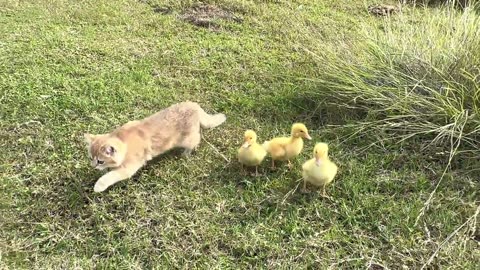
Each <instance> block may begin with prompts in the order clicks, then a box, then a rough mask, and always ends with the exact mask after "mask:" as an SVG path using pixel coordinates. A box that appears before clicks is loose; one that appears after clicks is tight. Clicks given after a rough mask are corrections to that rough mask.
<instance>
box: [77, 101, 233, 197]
mask: <svg viewBox="0 0 480 270" xmlns="http://www.w3.org/2000/svg"><path fill="white" fill-rule="evenodd" d="M225 120H226V117H225V115H224V114H221V113H219V114H215V115H210V114H207V113H206V112H205V111H204V110H203V109H202V108H201V107H200V105H198V104H197V103H194V102H182V103H178V104H175V105H172V106H170V107H168V108H166V109H164V110H162V111H160V112H158V113H156V114H154V115H151V116H149V117H147V118H145V119H143V120H139V121H131V122H128V123H126V124H125V125H123V126H121V127H119V128H117V129H115V130H114V131H113V132H111V133H107V134H100V135H92V134H85V135H84V136H85V140H86V141H87V143H88V153H89V155H90V158H91V159H92V166H93V167H95V168H96V169H99V170H103V169H106V168H111V171H109V172H108V173H106V174H105V175H103V176H102V177H100V179H98V181H97V182H96V183H95V187H94V188H93V190H94V191H95V192H102V191H104V190H105V189H107V188H108V187H109V186H111V185H113V184H115V183H117V182H119V181H121V180H124V179H127V178H129V177H131V176H132V175H134V174H135V173H136V172H137V171H138V169H140V168H141V167H142V166H143V165H145V163H146V162H147V161H149V160H151V159H152V158H153V157H155V156H157V155H160V154H162V153H164V152H166V151H168V150H170V149H172V148H176V147H181V148H184V149H185V151H184V154H185V155H187V156H188V155H189V154H190V153H191V152H192V150H194V149H195V148H196V147H197V146H198V145H199V144H200V139H201V136H200V127H202V128H214V127H216V126H218V125H220V124H222V123H223V122H224V121H225Z"/></svg>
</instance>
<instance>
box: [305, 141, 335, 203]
mask: <svg viewBox="0 0 480 270" xmlns="http://www.w3.org/2000/svg"><path fill="white" fill-rule="evenodd" d="M313 156H314V158H312V159H310V160H308V161H307V162H305V163H304V164H303V166H302V169H303V190H304V191H306V188H307V182H309V183H311V184H313V185H315V186H323V193H322V195H323V196H326V193H325V186H326V185H328V184H329V183H330V182H332V181H333V178H335V175H336V174H337V170H338V168H337V165H335V163H333V162H332V161H330V159H329V158H328V144H326V143H317V144H316V145H315V148H314V149H313Z"/></svg>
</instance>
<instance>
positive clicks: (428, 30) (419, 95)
mask: <svg viewBox="0 0 480 270" xmlns="http://www.w3.org/2000/svg"><path fill="white" fill-rule="evenodd" d="M479 25H480V19H479V15H478V13H475V11H473V9H468V8H467V9H465V10H463V11H459V10H455V9H452V8H447V7H444V8H438V9H410V10H403V12H402V14H398V15H397V16H394V17H391V18H385V19H378V18H370V19H368V20H367V21H364V22H363V23H362V24H361V27H360V30H359V35H358V38H356V39H354V40H353V41H352V42H349V43H343V44H335V46H325V45H319V47H318V48H314V49H310V48H309V49H308V52H309V53H311V54H312V55H314V57H315V59H316V61H318V62H319V64H320V66H322V68H321V71H320V72H319V73H318V78H316V79H315V80H314V81H317V82H319V84H318V85H319V89H317V90H315V91H312V92H311V93H308V94H309V95H310V96H314V97H315V98H317V99H318V98H319V99H322V100H327V101H328V102H330V103H331V104H333V105H335V106H348V107H349V108H353V110H354V111H355V112H357V113H359V114H362V115H364V117H363V118H362V121H360V122H355V123H354V124H352V125H347V126H344V127H353V128H354V131H355V132H354V134H358V135H360V134H372V132H373V133H374V134H375V136H377V138H378V139H379V140H382V141H383V140H393V142H398V141H404V140H407V139H411V138H417V139H423V140H424V141H425V142H426V143H425V145H428V146H432V145H435V146H440V147H444V150H446V152H447V153H450V154H451V155H450V156H451V157H453V156H454V155H456V156H457V157H459V156H461V157H464V158H472V157H474V158H478V156H479V155H480V143H479V138H480V136H479V135H480V27H479ZM436 149H438V147H436ZM469 160H471V159H469Z"/></svg>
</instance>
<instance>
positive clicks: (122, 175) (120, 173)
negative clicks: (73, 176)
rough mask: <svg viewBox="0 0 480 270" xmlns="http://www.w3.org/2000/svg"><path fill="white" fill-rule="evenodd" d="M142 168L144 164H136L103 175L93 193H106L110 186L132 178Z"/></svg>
mask: <svg viewBox="0 0 480 270" xmlns="http://www.w3.org/2000/svg"><path fill="white" fill-rule="evenodd" d="M142 166H143V163H135V164H133V165H130V166H127V167H124V168H123V167H122V168H118V169H114V170H112V171H110V172H108V173H106V174H105V175H103V176H102V177H100V178H99V179H98V180H97V182H96V183H95V186H94V187H93V191H95V192H102V191H104V190H105V189H107V188H108V187H109V186H111V185H113V184H115V183H117V182H119V181H122V180H125V179H127V178H129V177H131V176H132V175H134V174H135V173H136V172H137V171H138V169H140V168H141V167H142Z"/></svg>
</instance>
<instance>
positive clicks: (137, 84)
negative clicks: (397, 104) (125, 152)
mask: <svg viewBox="0 0 480 270" xmlns="http://www.w3.org/2000/svg"><path fill="white" fill-rule="evenodd" d="M207 2H209V3H217V4H219V5H221V6H224V7H226V8H228V9H229V10H233V11H234V12H236V14H237V15H238V16H240V17H241V18H242V19H243V21H242V22H241V23H237V22H233V21H224V20H218V22H217V23H218V25H219V26H218V27H219V28H218V29H216V30H215V31H213V30H209V29H205V28H200V27H196V26H193V25H191V24H188V23H186V22H183V21H182V20H180V19H179V17H180V14H181V13H182V12H183V10H185V9H186V8H188V7H189V6H190V5H191V4H192V3H193V1H173V0H172V1H161V0H152V1H134V0H123V1H82V2H81V3H78V2H77V1H54V3H52V2H51V1H6V0H1V1H0V25H1V27H0V104H1V107H0V108H1V110H0V114H1V115H0V146H1V148H2V154H1V155H0V166H1V167H0V181H1V182H0V184H1V189H0V190H1V192H0V207H1V208H0V209H1V219H0V225H1V229H0V266H1V267H2V268H7V269H32V268H42V269H58V268H68V269H70V268H75V267H76V268H86V269H88V268H100V269H103V268H109V269H132V268H142V269H144V268H145V269H149V268H166V267H167V266H172V267H178V268H207V267H211V268H247V267H255V268H257V267H258V268H319V269H326V268H328V267H331V268H341V269H345V268H347V269H357V268H369V267H372V268H373V267H374V266H375V265H377V266H378V265H383V266H385V267H388V268H390V269H399V268H402V267H404V268H405V267H406V268H410V269H417V268H420V267H422V266H423V265H428V266H429V267H431V268H455V269H475V268H476V266H478V265H479V264H480V259H479V258H480V253H479V249H478V245H479V242H478V238H479V229H478V228H479V226H478V221H477V219H475V217H477V216H478V209H479V208H478V203H479V199H478V198H479V192H478V191H479V190H480V184H479V182H478V177H476V175H475V174H467V173H465V170H466V167H463V166H461V165H462V164H463V163H462V162H463V159H460V160H457V161H456V162H458V163H459V164H460V165H457V166H454V167H451V168H450V169H449V170H447V171H446V173H445V175H443V174H442V173H443V171H444V169H445V163H446V162H447V161H448V155H445V154H443V152H445V151H447V152H448V150H449V148H448V146H449V144H445V145H446V146H447V147H443V146H445V145H440V146H438V145H436V146H435V147H438V148H435V147H434V148H433V149H434V150H432V148H428V149H429V151H423V152H422V151H420V148H421V147H422V146H424V145H426V144H428V142H429V141H428V140H427V141H425V138H428V137H423V136H416V137H413V138H412V139H411V140H408V141H403V142H401V143H397V141H395V140H383V139H384V138H389V137H388V136H387V135H389V134H390V135H391V136H398V133H390V132H398V130H393V131H392V130H385V126H381V125H370V126H368V127H369V129H371V130H375V131H378V132H375V133H373V134H372V133H370V132H368V131H369V130H365V132H363V131H362V133H359V134H357V135H356V136H353V137H349V135H351V134H352V132H355V131H357V130H358V129H356V127H358V126H359V125H358V123H362V124H361V125H360V126H363V127H364V126H365V125H364V124H365V123H369V121H370V122H374V121H379V120H378V119H380V120H381V121H383V122H381V124H382V125H383V124H385V123H392V121H390V122H386V121H387V120H389V119H392V117H394V116H395V115H396V114H395V113H396V112H397V111H395V110H392V111H390V112H391V113H390V114H386V115H383V116H385V117H384V118H378V117H381V116H382V114H380V113H379V111H382V107H381V105H382V104H383V105H385V106H390V104H388V103H387V104H385V103H384V101H385V100H384V101H381V102H379V103H373V104H372V103H358V104H359V105H358V106H353V105H352V104H351V103H348V102H346V103H343V102H342V100H344V99H343V98H346V99H347V100H349V99H350V98H351V97H352V95H355V93H353V94H349V92H348V91H346V90H348V89H353V88H347V87H346V86H348V83H345V82H346V81H342V80H340V81H339V80H337V79H344V78H345V76H343V77H342V76H341V75H344V74H345V72H347V71H351V70H354V71H355V68H356V70H357V71H358V70H359V69H358V66H359V65H362V64H368V65H365V66H366V67H375V66H376V65H375V63H378V65H377V67H379V69H380V68H384V67H389V68H391V67H392V65H390V66H389V65H386V64H385V63H384V62H380V60H382V59H383V60H385V58H381V57H380V58H377V59H374V58H371V55H370V54H369V53H368V52H365V51H364V50H366V49H369V48H370V49H371V48H375V47H374V45H375V44H376V46H377V47H376V48H379V49H378V50H377V51H373V52H372V51H369V52H372V53H376V52H381V51H382V50H383V49H384V48H385V46H380V45H378V44H385V43H380V42H379V41H382V37H391V38H392V39H391V40H397V43H398V42H399V41H398V40H399V39H393V37H397V34H398V33H395V31H394V32H392V33H389V35H386V36H381V35H379V36H378V38H377V39H375V38H372V39H369V40H367V39H365V38H364V36H363V32H362V31H364V30H369V29H370V30H372V29H376V27H382V25H384V23H383V19H378V18H372V17H369V16H368V15H367V13H366V9H365V6H366V5H368V4H370V3H371V2H365V3H364V2H363V1H346V0H345V1H332V2H334V3H326V2H328V1H306V0H305V1H295V2H294V1H254V2H251V1H249V2H246V1H234V0H228V1H227V0H225V1H207ZM313 2H318V3H313ZM324 2H325V3H324ZM351 2H354V3H353V4H352V3H351ZM372 2H373V1H372ZM155 7H169V8H170V9H171V13H169V14H160V13H157V12H154V9H155ZM406 12H407V14H406V15H405V16H409V15H408V14H413V15H415V14H416V13H415V12H414V11H412V10H410V11H408V10H407V11H406ZM408 12H410V13H408ZM421 12H425V14H427V15H429V16H430V17H431V16H432V15H438V16H444V15H442V14H438V13H439V12H440V13H441V12H442V11H438V10H437V9H435V10H422V11H421ZM413 15H412V16H413ZM417 16H418V14H417ZM452 16H453V15H452ZM471 16H476V15H471ZM430 17H428V16H425V18H430ZM402 18H403V17H402ZM442 18H443V17H442ZM445 18H449V17H448V16H445ZM456 18H457V17H453V18H452V20H454V19H456ZM469 18H473V17H469ZM400 19H401V18H399V19H393V20H400ZM446 20H447V19H446ZM426 22H428V20H427V19H421V18H420V19H418V20H406V21H403V22H398V21H396V23H398V25H401V26H402V25H403V27H405V28H406V29H413V27H417V26H418V27H419V28H420V29H422V26H424V25H425V23H426ZM477 22H478V21H477ZM369 27H370V28H369ZM388 27H393V26H387V29H392V28H388ZM393 29H398V28H396V27H393ZM372 31H373V30H372ZM477 33H478V32H477ZM437 37H438V36H437ZM414 38H415V37H411V40H409V41H412V43H413V41H415V39H414ZM477 40H478V39H477ZM362 41H366V42H362ZM383 41H384V40H383ZM434 41H435V40H434ZM412 43H402V42H399V43H398V47H394V49H395V48H400V47H401V46H402V45H405V44H412ZM319 44H320V45H319ZM386 44H389V43H388V42H386ZM419 44H420V45H422V46H423V45H425V44H423V43H419ZM433 44H439V43H433ZM442 44H443V43H442ZM390 45H391V44H390ZM372 46H373V47H372ZM342 47H346V48H351V53H350V54H348V55H347V54H345V53H342V54H337V56H336V57H334V56H332V55H333V54H332V53H333V52H332V51H333V49H336V50H338V51H341V49H342ZM406 48H410V46H408V47H406ZM438 48H440V49H441V50H442V52H444V51H443V50H444V47H442V46H440V45H439V47H438ZM472 51H473V50H472ZM320 52H322V53H323V54H322V53H320ZM477 55H478V54H477ZM324 56H327V57H329V58H327V60H328V61H331V62H326V61H324V60H325V59H323V60H322V58H321V57H324ZM444 56H445V59H447V60H446V61H443V62H441V63H445V62H447V63H449V62H448V61H451V59H452V58H451V57H452V56H451V55H449V54H445V55H444ZM319 57H320V58H319ZM407 59H410V58H407ZM470 59H471V60H470V61H466V62H465V64H464V66H467V67H468V66H471V67H475V66H476V67H477V70H476V71H475V69H472V70H471V71H470V73H475V72H477V73H476V74H477V75H478V58H470ZM347 60H351V61H352V65H351V66H349V65H348V64H347V63H348V62H346V61H347ZM376 61H377V62H376ZM342 65H343V67H344V69H338V68H339V67H341V66H342ZM394 67H396V66H394ZM334 68H337V69H334ZM332 70H335V71H338V72H339V73H338V74H340V75H339V76H337V77H335V76H333V75H335V74H336V73H334V72H332ZM367 70H368V69H367ZM371 70H373V71H375V70H376V69H374V68H372V69H370V70H369V71H371ZM392 70H394V71H398V69H390V71H392ZM387 71H388V69H387ZM401 74H404V73H400V72H399V73H394V74H393V75H392V76H394V77H395V78H399V77H400V75H401ZM414 74H417V75H418V76H421V74H419V73H414ZM458 74H460V72H459V73H458ZM460 75H461V74H460ZM352 77H353V79H355V78H358V77H355V76H352ZM305 78H307V79H305ZM414 78H415V77H414ZM458 78H460V79H458ZM457 79H458V80H459V82H460V83H463V82H465V80H463V79H461V77H457ZM447 81H448V82H453V83H455V85H457V81H452V80H447ZM347 82H348V81H347ZM350 82H351V81H350ZM474 82H477V81H474ZM343 86H345V88H344V87H343ZM427 86H429V85H427ZM477 87H478V84H477ZM391 88H393V87H390V88H386V89H391ZM342 89H343V90H345V91H342ZM359 89H360V90H363V89H367V90H370V91H374V90H375V89H376V90H379V91H380V92H381V90H385V88H382V87H379V88H375V89H373V88H372V87H363V88H362V87H358V88H356V90H357V92H358V90H359ZM469 89H471V88H469ZM477 89H478V88H477ZM335 93H337V95H335ZM369 93H372V92H369ZM394 93H397V92H394ZM465 96H466V97H468V96H469V94H468V93H465ZM186 99H189V100H194V101H197V102H199V103H200V104H202V106H203V107H205V108H206V110H208V111H210V112H214V111H216V112H223V113H225V114H226V115H227V122H226V123H225V125H223V126H221V127H219V128H217V129H212V130H206V131H205V132H204V140H203V142H202V145H201V147H200V149H198V151H197V152H196V153H195V154H194V155H192V156H191V158H188V159H186V158H183V157H181V156H180V155H178V152H177V151H174V152H172V153H169V154H167V155H165V156H163V157H161V158H159V159H157V160H156V161H155V162H151V163H149V164H148V166H146V167H145V168H144V169H142V170H141V171H140V172H139V173H138V174H137V175H136V176H135V177H133V179H130V180H128V181H124V182H121V183H118V184H117V185H115V186H113V187H111V188H110V189H109V190H107V192H105V193H101V194H94V193H93V184H94V183H95V181H96V179H98V177H100V176H101V174H100V173H99V172H98V171H94V170H93V169H91V168H90V167H89V161H88V157H87V152H86V149H85V145H84V142H83V139H82V134H83V133H84V132H92V133H100V132H107V131H109V130H111V129H113V128H114V127H116V126H118V125H121V124H122V123H125V122H126V121H128V120H131V119H136V118H142V117H144V116H147V115H149V114H151V113H153V112H155V111H157V110H159V109H161V108H164V107H166V106H168V105H170V104H172V103H175V102H180V101H183V100H186ZM459 104H463V103H459ZM468 104H472V103H468ZM339 105H342V106H339ZM352 106H353V108H352ZM359 107H360V108H359ZM415 108H416V107H415ZM453 108H454V109H455V108H456V109H458V106H456V105H455V106H453ZM472 112H473V111H472ZM452 113H455V111H452ZM447 116H450V114H448V115H447ZM474 117H478V115H476V114H475V116H473V117H472V118H473V119H474V121H477V120H476V119H478V118H474ZM385 119H387V120H385ZM439 119H440V117H439V116H436V117H435V118H434V120H432V121H430V122H431V123H435V124H436V125H442V124H443V125H445V123H448V121H449V120H450V118H448V117H446V119H447V120H448V121H447V120H446V121H444V122H441V121H440V120H439ZM408 120H409V121H412V123H418V122H416V121H414V120H415V119H413V120H412V119H411V118H409V119H408ZM295 121H303V122H305V123H306V124H307V126H308V127H309V128H310V129H311V133H312V134H311V135H312V137H313V138H314V142H315V141H326V142H328V143H329V144H330V145H331V150H330V151H331V156H332V159H334V160H335V161H336V162H337V163H338V165H339V167H340V175H339V176H338V178H337V181H336V182H335V183H334V184H333V185H332V186H330V187H329V188H328V192H329V194H330V195H331V196H332V198H333V199H332V200H328V199H324V198H322V197H320V196H319V195H318V194H317V193H316V192H312V193H310V194H300V193H299V192H298V189H297V187H298V183H297V182H296V181H298V180H299V179H300V177H301V173H300V171H299V168H300V166H301V163H302V162H303V161H304V160H306V159H308V158H309V157H310V151H311V149H312V147H313V145H314V142H307V143H306V148H305V151H304V152H303V153H302V155H301V157H299V159H298V160H297V161H296V169H295V170H292V171H288V170H287V169H286V168H282V169H280V170H278V171H275V172H271V171H270V170H269V169H268V161H269V160H267V161H266V162H265V164H264V165H263V166H262V171H263V174H264V175H263V176H261V177H258V178H254V177H244V176H242V175H241V174H240V173H239V166H238V164H237V163H236V160H235V153H236V149H237V147H239V145H240V143H241V137H242V134H243V131H244V130H245V129H247V128H253V129H255V130H257V131H258V134H259V137H260V140H262V141H263V140H265V139H267V138H269V137H272V136H275V135H285V134H287V133H288V131H289V128H290V125H291V124H292V123H293V122H295ZM358 121H360V122H358ZM468 123H477V122H468ZM393 124H394V122H393ZM469 127H470V126H469ZM403 128H405V127H403ZM406 130H407V131H408V132H410V131H411V130H408V128H407V129H406ZM472 130H473V129H472ZM408 132H407V133H406V134H410V133H408ZM404 134H405V133H401V134H400V135H402V136H403V135H404ZM346 138H349V139H348V140H346ZM454 138H458V136H454ZM469 138H472V139H471V140H473V141H474V142H475V139H476V138H475V137H474V136H473V135H471V137H469ZM378 140H380V141H381V142H384V143H383V144H381V143H377V144H376V145H375V147H369V148H367V147H368V146H370V144H371V142H372V141H373V142H374V141H378ZM432 147H433V146H432ZM435 149H436V150H437V151H435ZM463 150H464V151H471V149H470V148H466V149H463ZM224 157H225V158H224ZM468 161H469V162H471V161H470V160H468ZM475 164H477V165H478V162H477V163H475V162H474V163H473V165H475ZM468 168H471V167H470V166H468ZM477 168H478V166H477ZM442 175H443V177H442ZM440 179H442V181H441V182H439V180H440ZM437 185H438V188H437ZM434 190H435V193H434V195H433V197H432V198H433V199H432V200H431V201H430V203H429V207H428V208H427V209H426V211H425V213H424V214H423V215H421V213H422V209H424V208H423V207H424V204H425V202H426V201H427V200H428V199H429V197H430V194H432V192H433V191H434ZM476 211H477V212H476ZM437 252H438V254H437ZM435 254H436V256H433V255H435ZM431 258H432V260H430V259H431ZM373 269H375V268H373Z"/></svg>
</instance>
